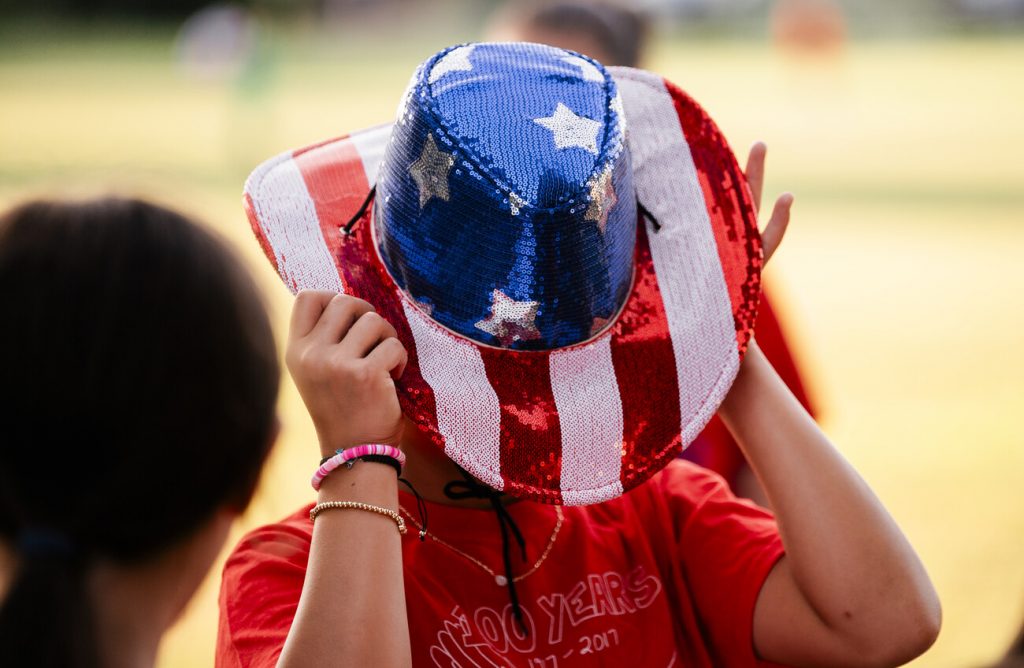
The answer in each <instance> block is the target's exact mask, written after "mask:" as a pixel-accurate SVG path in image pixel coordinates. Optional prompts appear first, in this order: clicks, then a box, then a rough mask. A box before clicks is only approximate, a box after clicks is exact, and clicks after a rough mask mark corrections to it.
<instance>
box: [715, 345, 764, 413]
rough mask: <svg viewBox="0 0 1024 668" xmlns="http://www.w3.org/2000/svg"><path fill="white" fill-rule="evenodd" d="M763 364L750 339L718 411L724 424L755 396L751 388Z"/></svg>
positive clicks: (759, 351) (762, 354)
mask: <svg viewBox="0 0 1024 668" xmlns="http://www.w3.org/2000/svg"><path fill="white" fill-rule="evenodd" d="M765 364H767V359H766V358H765V356H764V353H762V352H761V349H760V348H759V347H758V345H757V342H756V341H755V340H754V339H751V340H750V345H749V346H748V347H747V353H746V355H744V357H743V362H742V363H740V368H739V370H738V371H737V372H736V378H735V380H733V383H732V387H731V388H729V393H728V394H727V395H726V396H725V399H724V400H723V401H722V405H721V406H720V407H719V409H718V412H719V414H720V415H721V417H722V419H723V420H724V421H725V422H726V424H728V423H729V422H730V421H732V419H733V418H734V417H735V416H736V415H738V414H739V413H741V412H742V411H743V409H744V406H745V405H746V404H747V403H748V402H749V401H752V400H753V399H754V398H755V397H756V396H757V393H756V391H753V390H752V389H751V388H752V386H754V385H756V384H757V378H758V375H759V374H758V371H759V370H760V369H761V367H763V366H764V365H765Z"/></svg>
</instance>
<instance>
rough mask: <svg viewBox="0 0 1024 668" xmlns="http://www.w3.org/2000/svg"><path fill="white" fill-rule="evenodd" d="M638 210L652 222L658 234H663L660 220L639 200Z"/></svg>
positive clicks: (637, 203) (637, 202)
mask: <svg viewBox="0 0 1024 668" xmlns="http://www.w3.org/2000/svg"><path fill="white" fill-rule="evenodd" d="M636 208H637V211H639V212H640V215H641V216H643V217H644V218H646V219H647V220H648V221H650V223H651V226H652V227H654V231H655V232H656V233H657V232H661V223H659V222H658V219H657V218H655V217H654V214H653V213H651V212H650V210H648V208H647V207H646V206H644V205H643V204H641V203H640V200H639V199H638V200H637V201H636Z"/></svg>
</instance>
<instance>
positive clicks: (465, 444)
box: [402, 300, 505, 489]
mask: <svg viewBox="0 0 1024 668" xmlns="http://www.w3.org/2000/svg"><path fill="white" fill-rule="evenodd" d="M402 307H403V308H404V309H405V318H406V320H407V321H408V322H409V329H410V330H412V336H413V339H414V340H415V341H416V353H417V355H418V356H419V361H420V374H421V375H422V376H423V380H425V381H426V382H427V384H428V385H430V388H431V389H432V390H433V391H434V403H435V404H436V412H437V429H438V431H439V432H441V435H442V436H444V441H445V446H444V451H445V454H446V455H448V456H449V457H450V458H451V459H452V460H454V461H455V462H456V463H458V464H459V465H460V466H462V467H463V468H464V469H466V470H467V471H469V472H470V473H472V474H473V475H474V476H476V477H477V478H479V479H480V480H481V481H483V482H484V483H486V484H487V485H490V486H491V487H493V488H494V489H502V488H503V487H504V484H505V483H504V481H503V480H502V479H501V450H500V448H501V405H500V404H499V403H498V395H497V394H495V392H494V388H493V387H491V381H490V379H488V378H487V370H486V369H485V368H484V360H483V358H482V357H481V356H480V351H479V350H477V348H476V346H473V345H471V344H469V343H463V342H460V341H458V340H456V339H455V337H454V335H452V334H449V333H448V332H445V331H444V330H442V329H441V328H440V327H438V326H437V325H433V324H431V323H429V322H427V320H426V316H424V315H423V314H422V313H421V312H420V311H419V310H417V309H416V307H414V306H411V305H410V304H408V303H406V302H405V301H404V300H403V302H402Z"/></svg>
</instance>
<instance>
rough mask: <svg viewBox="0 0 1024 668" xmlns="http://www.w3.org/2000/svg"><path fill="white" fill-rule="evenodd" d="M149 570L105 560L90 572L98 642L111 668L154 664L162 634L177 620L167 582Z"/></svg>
mask: <svg viewBox="0 0 1024 668" xmlns="http://www.w3.org/2000/svg"><path fill="white" fill-rule="evenodd" d="M147 570H149V569H148V568H146V567H142V568H126V567H123V566H118V565H112V564H109V563H102V564H98V565H97V566H96V567H95V568H94V570H93V571H92V573H91V574H90V582H89V588H90V593H91V598H92V600H93V606H94V608H93V610H94V614H95V620H96V627H95V628H96V633H97V642H98V646H99V651H100V656H102V657H103V665H105V666H109V668H140V667H142V666H147V667H148V666H152V665H154V664H155V663H156V654H157V649H158V648H159V645H160V637H161V636H162V635H163V632H164V631H165V630H166V629H167V628H168V627H170V625H171V623H172V622H173V621H174V617H175V614H176V612H177V611H176V610H175V609H174V607H173V606H172V604H171V603H170V600H171V599H170V597H169V596H168V595H167V586H166V584H165V583H162V582H161V581H160V580H158V579H156V578H154V577H148V576H147V574H145V571H147Z"/></svg>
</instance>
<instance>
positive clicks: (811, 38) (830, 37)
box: [771, 0, 847, 56]
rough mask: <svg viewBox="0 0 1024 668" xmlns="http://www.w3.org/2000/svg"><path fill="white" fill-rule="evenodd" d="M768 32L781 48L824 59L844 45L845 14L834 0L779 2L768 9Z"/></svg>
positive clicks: (791, 0)
mask: <svg viewBox="0 0 1024 668" xmlns="http://www.w3.org/2000/svg"><path fill="white" fill-rule="evenodd" d="M771 31H772V39H773V40H774V41H775V44H776V45H777V46H779V47H780V48H782V49H785V50H788V51H792V52H796V53H800V54H804V55H808V56H827V55H831V54H836V53H839V52H840V51H841V50H842V48H843V46H845V44H846V33H847V26H846V15H845V14H844V13H843V9H842V7H840V6H839V4H838V3H837V2H835V0H779V1H778V2H776V3H775V4H774V5H773V6H772V13H771Z"/></svg>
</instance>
